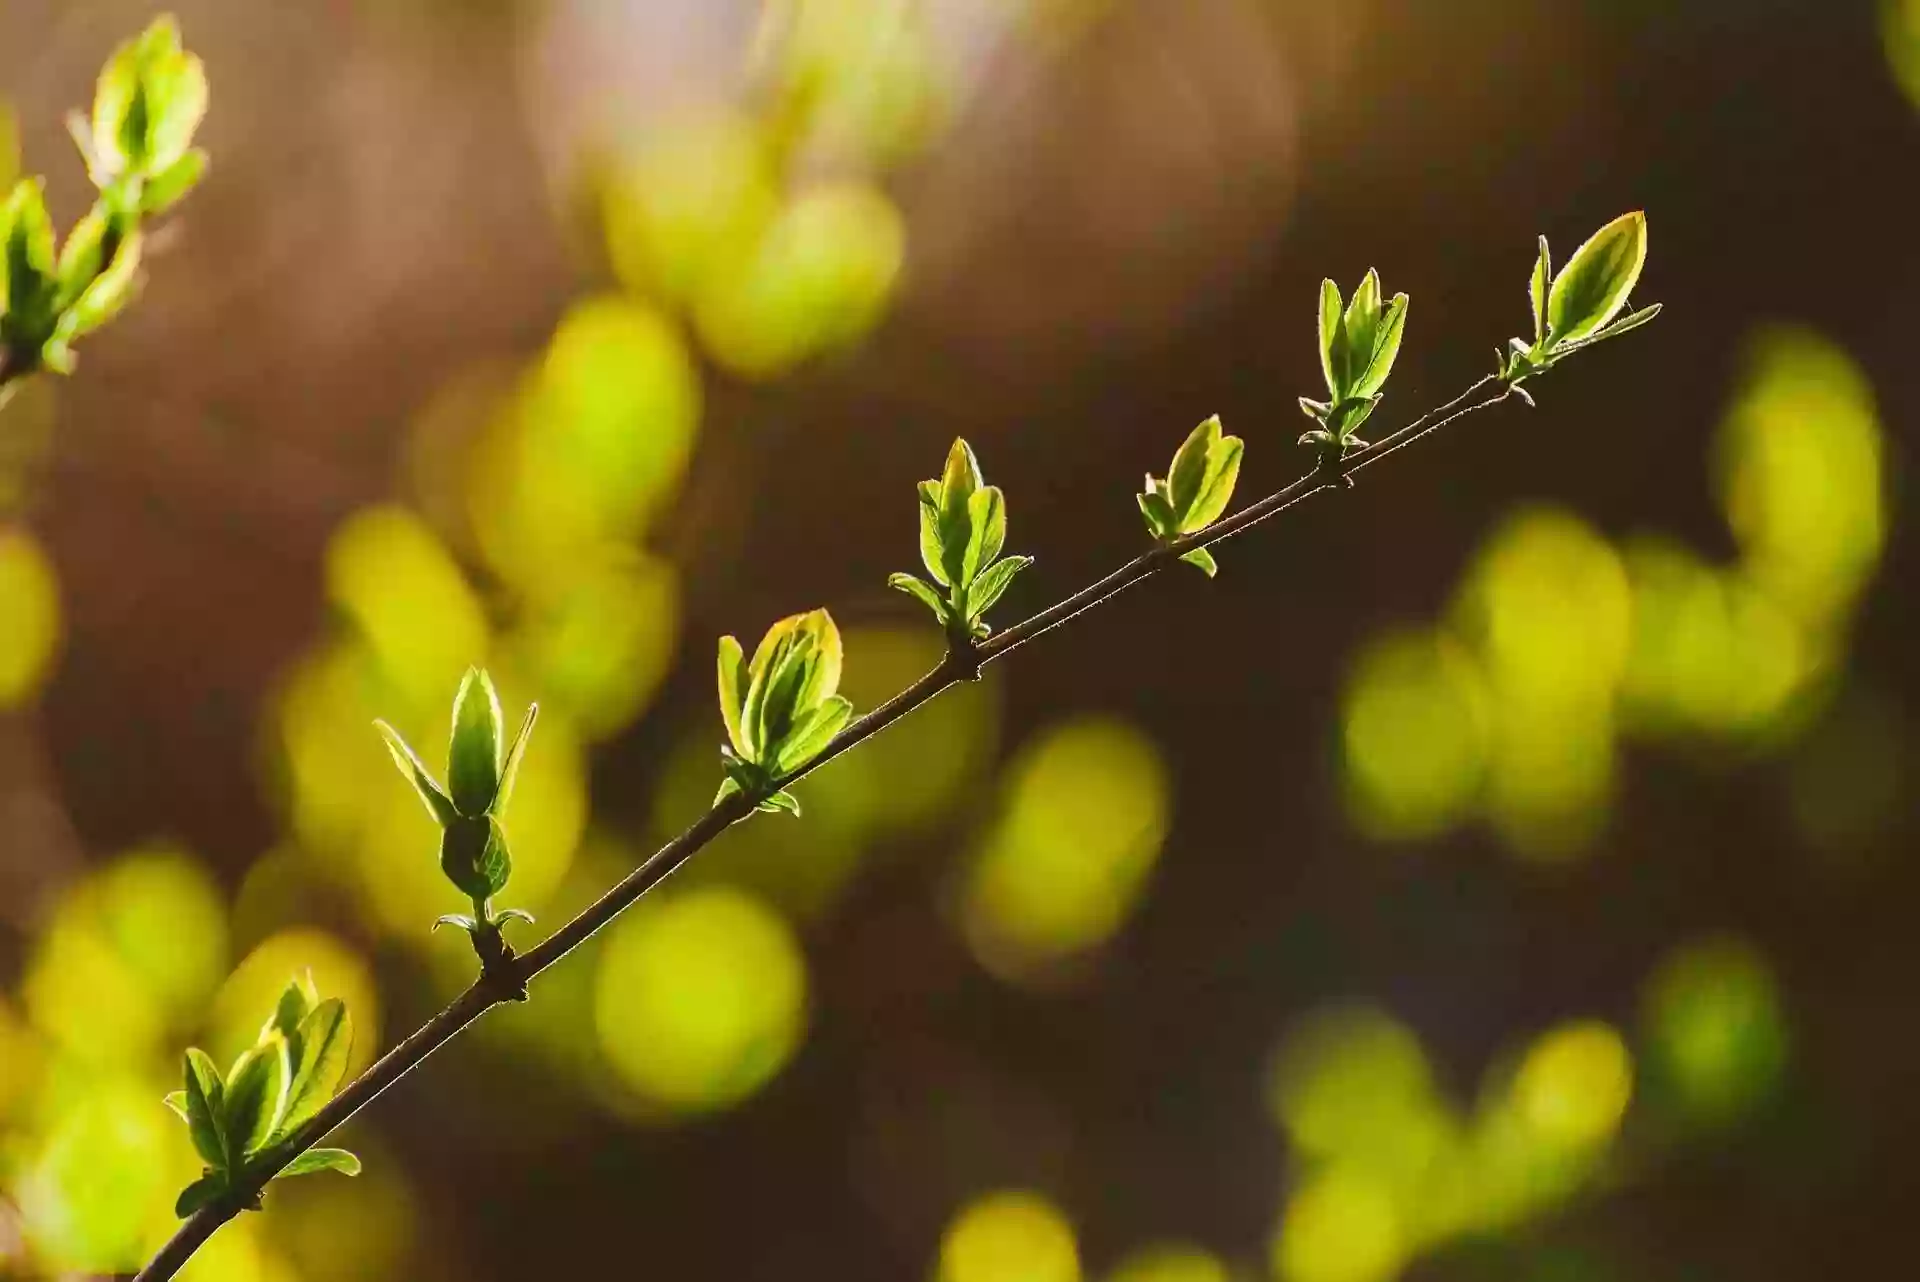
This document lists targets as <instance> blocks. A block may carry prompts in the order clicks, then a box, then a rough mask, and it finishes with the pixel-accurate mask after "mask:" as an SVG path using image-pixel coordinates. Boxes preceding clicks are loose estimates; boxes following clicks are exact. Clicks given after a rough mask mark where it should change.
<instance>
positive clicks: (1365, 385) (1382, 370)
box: [1353, 294, 1407, 397]
mask: <svg viewBox="0 0 1920 1282" xmlns="http://www.w3.org/2000/svg"><path fill="white" fill-rule="evenodd" d="M1406 324H1407V296H1406V295H1405V294H1395V295H1394V296H1393V301H1392V302H1391V303H1390V304H1388V306H1387V310H1386V314H1385V315H1384V316H1383V317H1381V318H1380V320H1379V323H1378V325H1377V326H1376V327H1375V329H1374V331H1373V339H1372V347H1371V348H1370V349H1369V351H1368V352H1367V353H1366V354H1364V355H1362V356H1359V357H1358V361H1357V363H1358V365H1359V367H1360V368H1359V371H1358V373H1357V375H1356V377H1355V379H1354V384H1353V394H1354V395H1355V396H1357V397H1358V396H1373V395H1375V394H1376V393H1378V392H1379V390H1380V389H1381V388H1382V387H1384V386H1386V382H1387V376H1388V375H1389V374H1391V373H1393V362H1394V359H1395V358H1396V357H1398V356H1399V355H1400V336H1401V333H1402V332H1403V331H1404V330H1405V329H1406Z"/></svg>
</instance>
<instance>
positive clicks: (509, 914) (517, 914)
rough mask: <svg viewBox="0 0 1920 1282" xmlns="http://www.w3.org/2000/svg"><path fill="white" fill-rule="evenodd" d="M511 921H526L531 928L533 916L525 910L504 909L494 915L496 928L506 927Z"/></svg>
mask: <svg viewBox="0 0 1920 1282" xmlns="http://www.w3.org/2000/svg"><path fill="white" fill-rule="evenodd" d="M510 921H524V922H525V923H527V925H529V926H531V925H533V914H532V913H530V912H528V911H527V910H526V909H524V908H502V909H501V910H500V911H499V912H497V913H495V914H494V915H493V924H494V926H495V927H500V926H504V925H506V924H507V923H508V922H510Z"/></svg>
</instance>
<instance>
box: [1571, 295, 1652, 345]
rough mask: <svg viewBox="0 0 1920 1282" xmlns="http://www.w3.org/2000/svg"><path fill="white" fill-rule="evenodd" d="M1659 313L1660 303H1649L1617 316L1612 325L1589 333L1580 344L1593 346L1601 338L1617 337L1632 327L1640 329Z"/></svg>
mask: <svg viewBox="0 0 1920 1282" xmlns="http://www.w3.org/2000/svg"><path fill="white" fill-rule="evenodd" d="M1659 314H1660V304H1659V303H1649V304H1648V305H1647V306H1645V307H1642V308H1641V309H1640V310H1638V311H1635V312H1628V313H1627V314H1626V315H1625V316H1621V317H1619V318H1617V319H1616V320H1615V321H1614V322H1613V323H1612V324H1611V325H1608V326H1607V327H1606V328H1605V329H1602V330H1599V331H1598V332H1596V333H1593V334H1589V335H1588V336H1587V337H1586V338H1584V339H1582V340H1581V343H1580V345H1581V346H1582V347H1587V346H1591V345H1592V344H1594V343H1597V342H1599V341H1600V340H1601V339H1604V338H1615V337H1617V336H1619V335H1621V334H1624V333H1626V332H1627V331H1628V330H1630V329H1639V328H1640V327H1641V326H1642V325H1644V324H1646V323H1647V322H1648V321H1650V320H1652V319H1653V318H1654V317H1656V316H1658V315H1659Z"/></svg>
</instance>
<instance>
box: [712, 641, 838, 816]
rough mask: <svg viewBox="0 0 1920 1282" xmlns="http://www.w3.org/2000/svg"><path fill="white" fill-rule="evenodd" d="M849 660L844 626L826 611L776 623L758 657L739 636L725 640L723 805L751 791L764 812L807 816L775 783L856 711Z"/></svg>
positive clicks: (721, 683) (722, 664) (820, 747)
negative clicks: (845, 667)
mask: <svg viewBox="0 0 1920 1282" xmlns="http://www.w3.org/2000/svg"><path fill="white" fill-rule="evenodd" d="M841 659H842V651H841V645H840V629H839V627H838V626H836V625H835V624H834V621H833V616H832V615H831V614H828V613H827V612H826V611H825V610H810V611H808V612H807V613H805V614H795V615H789V616H788V617H787V618H784V619H782V620H780V621H779V622H778V623H776V624H774V625H773V626H772V627H771V628H768V629H767V634H766V635H765V636H764V637H762V638H761V639H760V644H759V645H758V646H756V647H755V648H754V651H753V658H752V659H748V658H747V657H746V651H745V649H744V648H743V647H742V646H741V644H740V642H739V639H738V638H736V637H731V636H725V637H721V638H720V655H719V688H720V716H721V719H722V720H723V721H725V722H726V726H727V742H726V744H725V746H723V747H722V748H721V757H722V759H723V760H724V761H725V763H726V767H727V778H726V781H725V782H724V783H722V784H721V785H720V793H719V796H718V797H716V798H715V801H716V802H718V801H720V800H722V799H724V798H726V797H729V796H732V795H733V794H734V793H737V792H744V793H747V794H748V795H750V796H752V797H754V798H755V799H756V801H755V806H756V808H757V809H760V810H766V811H786V812H787V813H789V814H795V815H797V814H799V813H800V803H799V802H798V801H796V800H794V798H793V797H792V795H791V794H789V793H786V792H782V791H779V790H778V789H777V788H775V786H774V785H775V781H776V780H778V779H779V778H780V777H781V776H782V775H785V774H789V773H791V772H792V771H795V770H798V769H799V768H800V767H802V766H804V765H806V764H807V763H808V762H809V761H812V760H813V759H814V758H815V757H817V756H819V755H820V753H821V751H822V750H823V749H825V748H826V746H827V745H828V744H829V743H831V742H832V741H833V737H834V736H835V735H837V734H839V733H840V730H841V728H842V727H844V726H845V725H846V724H847V721H848V720H849V719H850V718H851V717H852V716H853V704H852V703H850V702H848V700H847V699H846V698H845V697H844V696H842V695H841V694H840V693H839V690H840V666H841Z"/></svg>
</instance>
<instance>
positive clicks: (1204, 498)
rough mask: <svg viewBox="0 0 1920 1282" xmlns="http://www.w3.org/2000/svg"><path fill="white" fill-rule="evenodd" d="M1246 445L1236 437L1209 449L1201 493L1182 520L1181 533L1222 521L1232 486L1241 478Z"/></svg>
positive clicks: (1220, 440)
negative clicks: (1221, 517)
mask: <svg viewBox="0 0 1920 1282" xmlns="http://www.w3.org/2000/svg"><path fill="white" fill-rule="evenodd" d="M1245 452H1246V442H1244V441H1242V440H1241V439H1240V438H1239V437H1237V436H1221V437H1218V438H1217V439H1215V440H1214V441H1213V442H1212V443H1211V444H1210V445H1209V446H1208V447H1207V459H1206V471H1205V472H1204V474H1203V475H1202V476H1201V480H1200V490H1199V492H1198V493H1197V494H1196V495H1195V496H1194V500H1193V502H1192V504H1191V505H1189V506H1188V507H1187V509H1186V511H1185V514H1184V515H1183V516H1182V517H1181V518H1180V527H1179V532H1180V533H1182V534H1192V533H1193V532H1194V531H1195V530H1204V529H1206V528H1207V527H1208V526H1209V525H1212V524H1213V523H1214V522H1215V521H1217V520H1219V519H1220V514H1221V513H1223V512H1225V511H1226V510H1227V504H1228V503H1230V502H1232V501H1233V487H1234V485H1235V484H1236V483H1237V482H1238V481H1239V479H1240V458H1241V456H1242V455H1243V454H1244V453H1245Z"/></svg>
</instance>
